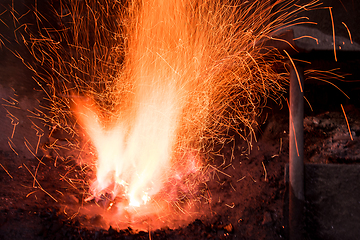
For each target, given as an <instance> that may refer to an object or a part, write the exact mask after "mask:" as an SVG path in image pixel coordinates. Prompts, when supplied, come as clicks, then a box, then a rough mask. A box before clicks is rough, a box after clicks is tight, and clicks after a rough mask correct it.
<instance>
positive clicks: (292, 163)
mask: <svg viewBox="0 0 360 240" xmlns="http://www.w3.org/2000/svg"><path fill="white" fill-rule="evenodd" d="M303 89H304V77H303V70H302V68H301V67H300V66H299V65H295V64H293V65H290V116H289V235H290V236H289V237H290V239H291V240H296V239H303V237H304V231H305V230H304V217H303V209H304V200H305V197H304V130H303V128H304V126H303V119H304V92H303Z"/></svg>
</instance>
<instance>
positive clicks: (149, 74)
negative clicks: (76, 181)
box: [24, 0, 317, 222]
mask: <svg viewBox="0 0 360 240" xmlns="http://www.w3.org/2000/svg"><path fill="white" fill-rule="evenodd" d="M270 2H272V1H266V0H264V1H244V2H243V1H215V0H214V1H212V0H202V1H195V2H194V1H184V0H172V1H166V0H145V1H137V0H133V1H127V2H126V3H123V2H120V1H108V0H100V1H98V0H97V1H95V0H69V1H64V2H61V1H60V4H59V5H58V6H54V11H55V13H56V15H57V17H58V18H57V24H58V26H57V27H56V28H55V29H54V28H50V27H48V25H49V24H48V23H49V22H47V20H46V19H45V18H43V16H42V15H41V14H39V12H37V9H35V10H34V14H35V17H36V19H37V20H38V24H39V26H38V29H37V31H35V33H34V32H29V39H24V41H26V42H27V43H26V44H27V46H28V48H29V51H30V52H31V54H32V55H33V57H34V59H35V60H36V64H35V65H34V66H31V65H29V68H30V69H32V70H33V71H34V73H35V79H36V81H37V82H38V83H39V86H40V87H41V88H42V89H43V91H44V92H45V93H46V95H47V100H48V102H49V104H48V106H46V111H40V110H39V113H38V114H39V115H41V118H42V119H43V120H44V123H46V125H48V126H49V127H51V129H53V130H54V131H55V130H60V131H62V132H63V134H67V135H68V136H70V137H68V138H67V139H72V140H68V141H67V144H66V146H59V145H57V142H56V141H54V142H53V143H51V144H49V145H48V146H47V147H46V148H47V149H46V150H48V149H52V150H53V151H55V152H56V154H57V157H60V158H62V159H64V158H66V156H67V154H69V153H68V152H69V151H63V150H59V149H60V148H61V149H71V153H72V154H73V152H74V151H76V152H77V154H76V158H77V160H78V162H79V164H81V165H86V166H87V169H91V170H90V171H89V172H88V176H89V178H90V179H89V180H88V184H89V186H88V196H87V197H86V201H90V200H92V199H95V201H99V199H102V198H104V196H106V197H107V198H109V201H110V202H111V204H110V205H109V206H107V210H109V209H110V208H111V209H112V212H111V214H109V212H108V213H106V216H107V218H109V219H111V220H109V221H127V222H134V221H138V219H137V217H139V218H140V219H143V218H142V217H143V216H152V215H156V216H157V217H158V219H161V217H162V216H165V215H170V213H171V212H172V211H174V210H173V208H177V209H179V210H180V211H182V212H184V211H185V209H187V207H186V206H185V205H186V204H188V205H189V206H190V205H191V204H192V203H191V199H190V198H191V197H190V196H193V195H194V196H195V195H196V194H195V192H196V189H197V186H198V183H199V182H201V181H204V180H205V179H206V177H205V176H204V175H205V172H206V171H205V166H206V160H205V159H206V156H207V155H206V153H209V152H211V151H212V146H214V145H215V143H216V142H217V141H222V140H223V139H224V138H225V137H226V132H227V131H229V130H230V129H233V130H236V131H237V132H238V134H240V136H241V137H242V138H243V139H244V140H246V141H251V138H252V137H253V136H254V135H253V128H254V127H255V126H256V124H257V123H256V116H257V114H258V112H259V110H258V109H259V108H260V107H262V106H264V105H265V104H266V99H267V97H268V96H272V98H274V99H276V98H277V97H278V96H280V93H281V92H282V91H283V86H284V84H285V83H286V80H285V79H286V74H281V73H279V72H278V71H276V70H275V67H274V65H275V64H276V63H278V62H279V59H281V58H283V57H282V56H281V55H280V54H279V53H278V51H277V50H276V49H274V48H271V47H266V46H265V44H264V43H265V41H266V40H268V39H272V40H277V39H276V38H275V37H274V36H275V35H274V34H276V32H279V31H280V30H281V28H282V27H283V26H284V25H285V23H296V20H290V18H291V17H292V16H293V15H294V14H296V12H298V11H301V10H302V9H306V7H307V8H310V7H313V6H315V5H316V4H317V1H314V2H312V3H311V4H309V5H307V6H303V7H296V5H295V6H294V7H292V6H293V4H292V2H290V3H288V1H276V3H275V4H271V3H270ZM274 9H278V10H277V11H274ZM49 29H51V30H49ZM55 30H56V31H55ZM279 41H280V40H279ZM39 65H40V66H42V67H41V70H40V69H39ZM54 131H52V132H51V134H50V135H52V134H53V133H54ZM184 198H186V199H188V201H182V204H179V199H184ZM184 203H185V204H184ZM114 209H115V210H114ZM109 215H111V216H110V217H109ZM119 219H120V220H119ZM124 219H125V220H124Z"/></svg>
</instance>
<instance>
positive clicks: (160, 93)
mask: <svg viewBox="0 0 360 240" xmlns="http://www.w3.org/2000/svg"><path fill="white" fill-rule="evenodd" d="M185 7H186V4H185V3H184V1H162V0H156V1H146V2H144V4H143V6H142V7H141V8H140V9H139V12H137V19H136V20H134V22H135V23H136V25H135V26H132V28H133V30H132V33H133V34H132V35H131V36H130V39H129V45H128V55H127V59H125V62H126V64H125V69H124V72H125V73H127V74H125V75H124V77H121V76H119V77H118V79H117V81H118V83H117V84H119V85H121V84H124V82H129V83H131V85H132V91H131V92H129V93H127V94H121V96H122V98H125V99H126V100H125V101H123V100H121V99H119V101H121V102H120V104H118V105H117V107H118V109H114V110H113V111H112V113H113V114H112V115H111V116H110V117H101V115H102V113H101V112H100V110H99V108H97V107H96V104H95V103H94V102H93V101H92V100H89V99H87V100H85V101H81V100H75V103H76V104H75V105H76V107H75V108H76V110H75V112H76V113H77V116H78V119H79V122H80V123H81V125H82V126H83V128H84V129H85V131H86V133H87V135H88V136H89V137H90V139H91V142H92V144H93V145H94V147H95V148H96V152H97V162H96V180H95V181H94V182H93V183H92V185H91V190H92V192H93V195H94V196H95V198H98V197H99V196H100V195H101V194H104V193H105V192H111V193H112V195H113V197H115V196H117V195H123V196H124V197H125V198H126V199H127V200H128V202H129V203H128V205H129V206H133V207H140V205H143V204H146V203H147V202H149V201H150V200H151V198H152V197H153V196H154V195H156V194H157V193H159V191H160V190H161V189H162V188H163V185H164V183H165V182H168V181H169V179H170V178H171V177H172V176H171V174H172V173H173V172H174V169H179V168H180V167H181V166H183V165H184V164H185V165H188V164H186V161H190V160H191V161H193V160H194V159H193V158H189V157H188V158H181V159H177V158H179V153H178V154H174V153H176V152H178V151H180V152H181V151H184V150H183V149H189V148H190V147H191V144H190V141H191V138H190V137H189V134H192V135H193V134H194V133H191V132H186V131H189V129H187V127H186V125H192V124H193V123H192V122H191V120H192V118H193V116H194V115H197V118H201V115H206V114H207V112H206V111H204V109H207V105H208V102H207V101H206V99H201V100H199V99H197V98H198V97H199V96H201V93H200V92H197V91H199V89H201V90H202V91H206V90H207V89H204V88H203V86H201V85H202V84H203V82H201V81H200V80H199V75H200V74H201V71H202V69H201V67H202V66H201V64H200V63H201V58H202V57H203V55H204V51H199V50H198V49H197V47H198V43H196V46H194V40H195V41H198V40H201V39H193V38H191V32H190V31H191V28H189V26H187V25H188V21H190V19H188V17H189V16H188V15H187V14H186V9H185ZM200 37H202V36H200ZM200 50H201V49H200ZM205 81H206V79H205ZM129 99H131V101H130V102H129V101H128V100H129ZM204 100H205V101H204ZM122 102H123V103H122ZM199 104H200V105H199ZM199 106H201V108H200V107H199ZM196 110H199V111H197V112H196ZM106 114H109V113H105V115H106ZM191 115H193V116H191ZM105 119H106V120H105ZM184 125H185V126H184ZM183 139H185V140H186V141H184V140H183ZM186 151H189V150H186ZM186 151H185V153H186ZM184 162H185V163H184ZM199 169H200V168H199ZM199 169H196V168H194V171H197V170H199ZM179 174H182V175H183V173H178V175H179ZM181 180H182V176H179V177H178V181H181ZM110 188H111V189H110Z"/></svg>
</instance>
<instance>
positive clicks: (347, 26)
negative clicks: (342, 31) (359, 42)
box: [341, 22, 353, 44]
mask: <svg viewBox="0 0 360 240" xmlns="http://www.w3.org/2000/svg"><path fill="white" fill-rule="evenodd" d="M341 23H342V24H343V25H344V26H345V28H346V30H347V32H348V34H349V39H350V42H351V44H353V40H352V37H351V32H350V30H349V28H348V26H347V25H346V24H345V23H344V22H341Z"/></svg>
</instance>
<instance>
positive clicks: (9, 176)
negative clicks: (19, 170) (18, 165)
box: [0, 163, 13, 178]
mask: <svg viewBox="0 0 360 240" xmlns="http://www.w3.org/2000/svg"><path fill="white" fill-rule="evenodd" d="M0 166H1V167H2V169H4V171H5V172H6V173H7V175H9V177H10V178H13V177H12V176H11V174H10V173H9V171H8V170H6V168H5V167H4V166H3V165H2V164H1V163H0Z"/></svg>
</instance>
